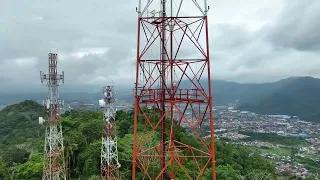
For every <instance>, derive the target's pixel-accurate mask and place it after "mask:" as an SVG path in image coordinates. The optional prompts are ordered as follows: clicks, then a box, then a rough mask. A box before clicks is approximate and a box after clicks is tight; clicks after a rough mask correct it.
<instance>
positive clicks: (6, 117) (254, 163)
mask: <svg viewBox="0 0 320 180" xmlns="http://www.w3.org/2000/svg"><path fill="white" fill-rule="evenodd" d="M44 112H45V110H44V109H43V108H42V107H41V106H40V105H39V104H37V103H35V102H33V101H24V102H22V103H20V104H16V105H12V106H9V107H7V108H6V109H4V110H2V111H1V112H0V115H1V121H0V122H1V127H4V128H1V129H0V136H1V139H0V143H1V150H0V154H1V156H0V179H9V177H10V176H13V178H14V179H30V180H32V179H39V178H40V177H41V174H42V156H43V155H42V151H43V142H44V138H43V134H44V132H43V128H41V126H39V125H38V122H37V119H38V116H39V115H42V114H43V113H44ZM116 118H117V126H118V132H119V136H120V138H119V139H118V141H119V142H118V143H119V144H118V147H119V149H118V150H119V158H120V163H121V165H122V166H121V175H122V177H123V179H130V175H131V171H130V169H131V153H132V152H131V149H132V141H133V134H132V132H133V112H132V111H128V112H124V111H118V112H117V115H116ZM12 122H14V123H12ZM62 123H63V134H64V138H65V140H64V144H65V158H66V162H67V165H68V167H69V168H70V169H72V170H71V171H68V176H69V177H70V179H76V178H80V177H81V179H98V177H99V172H100V171H99V169H100V148H101V135H102V128H103V126H102V124H103V121H102V114H101V112H99V111H71V112H67V113H65V114H64V115H63V121H62ZM120 127H121V128H120ZM177 136H179V137H180V138H181V140H182V141H184V142H186V143H189V144H192V145H194V146H197V141H196V140H195V139H194V138H193V137H192V136H190V135H187V134H186V133H185V131H182V132H181V133H180V134H178V135H177ZM215 148H216V162H217V177H218V179H219V180H220V179H221V180H223V179H226V180H233V179H238V178H239V177H240V176H241V177H243V178H244V179H252V177H253V176H269V177H270V179H278V178H279V176H278V175H277V174H276V172H275V169H274V165H273V164H271V162H269V161H267V160H265V159H263V158H262V157H261V156H259V155H258V154H254V153H252V151H250V150H249V149H247V148H245V147H237V146H234V145H230V144H225V143H222V142H219V141H218V142H216V144H215ZM13 172H14V173H13ZM206 178H207V179H211V177H210V175H209V173H208V175H207V176H206Z"/></svg>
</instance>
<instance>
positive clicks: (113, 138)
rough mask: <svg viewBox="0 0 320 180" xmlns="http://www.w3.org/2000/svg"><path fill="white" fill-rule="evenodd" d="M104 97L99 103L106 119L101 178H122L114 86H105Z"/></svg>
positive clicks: (108, 179) (114, 179)
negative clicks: (115, 123)
mask: <svg viewBox="0 0 320 180" xmlns="http://www.w3.org/2000/svg"><path fill="white" fill-rule="evenodd" d="M103 96H104V97H103V99H101V100H99V105H100V107H101V108H102V109H103V119H104V121H105V130H104V137H102V147H101V178H102V179H107V180H119V179H120V173H119V168H120V163H119V161H118V148H117V133H116V126H115V125H114V122H115V115H116V109H115V92H114V89H113V86H105V87H104V88H103Z"/></svg>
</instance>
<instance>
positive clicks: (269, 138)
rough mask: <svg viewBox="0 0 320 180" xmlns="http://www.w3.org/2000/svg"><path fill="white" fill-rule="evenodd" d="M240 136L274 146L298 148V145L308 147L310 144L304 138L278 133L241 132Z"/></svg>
mask: <svg viewBox="0 0 320 180" xmlns="http://www.w3.org/2000/svg"><path fill="white" fill-rule="evenodd" d="M239 133H240V134H243V135H247V136H250V137H248V138H245V139H244V140H249V141H253V140H259V141H263V142H270V143H273V144H281V145H285V146H297V145H307V144H308V142H307V141H306V140H305V139H304V138H302V137H293V136H287V137H284V136H280V135H278V134H276V133H257V132H239Z"/></svg>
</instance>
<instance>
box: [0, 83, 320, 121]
mask: <svg viewBox="0 0 320 180" xmlns="http://www.w3.org/2000/svg"><path fill="white" fill-rule="evenodd" d="M211 85H212V96H213V103H214V104H227V103H230V102H234V101H236V100H238V101H239V105H238V107H237V108H238V109H241V110H250V111H253V112H257V113H262V114H288V115H297V116H299V117H301V118H303V119H306V120H320V109H319V107H320V79H317V78H313V77H290V78H287V79H282V80H279V81H277V82H272V83H261V84H256V83H245V84H241V83H235V82H226V81H222V80H212V84H211ZM181 87H186V84H185V83H182V84H181ZM204 88H206V87H204ZM116 91H117V97H118V98H119V99H123V100H126V101H128V102H131V103H132V102H133V90H132V88H129V87H116ZM60 96H61V98H62V99H64V100H67V101H88V100H90V101H93V102H94V101H98V99H101V98H102V94H101V92H97V93H85V92H83V93H81V92H77V93H69V92H68V93H64V92H61V93H60ZM45 97H46V92H45V91H44V92H41V93H30V94H25V93H23V94H2V95H0V104H2V105H6V104H12V103H16V102H19V101H22V100H24V99H32V100H40V99H44V98H45Z"/></svg>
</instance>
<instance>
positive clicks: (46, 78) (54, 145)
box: [39, 53, 66, 180]
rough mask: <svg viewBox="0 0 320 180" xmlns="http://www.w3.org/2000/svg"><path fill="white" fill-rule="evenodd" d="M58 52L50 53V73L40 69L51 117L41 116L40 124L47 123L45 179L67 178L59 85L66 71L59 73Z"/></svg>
mask: <svg viewBox="0 0 320 180" xmlns="http://www.w3.org/2000/svg"><path fill="white" fill-rule="evenodd" d="M57 63H58V54H57V53H49V73H48V74H43V73H42V72H41V71H40V77H41V83H42V84H44V85H46V86H48V98H47V99H46V100H45V101H44V102H43V103H44V105H45V106H46V107H47V109H48V112H49V117H48V119H47V120H44V119H43V118H42V117H39V124H41V125H42V124H45V125H46V132H45V145H44V158H43V175H42V179H43V180H47V179H49V180H59V179H66V167H65V159H64V146H63V136H62V126H61V122H60V121H61V116H60V113H61V109H62V107H63V104H64V103H63V101H62V100H60V99H59V93H58V86H59V85H62V84H63V83H64V72H63V71H62V74H58V73H57Z"/></svg>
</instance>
